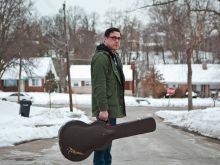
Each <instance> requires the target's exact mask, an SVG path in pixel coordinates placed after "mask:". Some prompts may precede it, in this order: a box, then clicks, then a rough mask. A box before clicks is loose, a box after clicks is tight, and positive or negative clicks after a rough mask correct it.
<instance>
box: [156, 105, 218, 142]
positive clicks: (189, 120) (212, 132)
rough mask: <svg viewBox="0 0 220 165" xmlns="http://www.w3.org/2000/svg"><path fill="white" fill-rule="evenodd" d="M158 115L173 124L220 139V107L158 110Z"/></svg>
mask: <svg viewBox="0 0 220 165" xmlns="http://www.w3.org/2000/svg"><path fill="white" fill-rule="evenodd" d="M155 114H156V115H157V116H159V117H161V118H163V119H164V121H165V122H168V123H170V124H172V125H175V126H178V127H181V128H184V129H187V130H189V131H193V132H196V133H199V134H202V135H204V136H209V137H213V138H217V139H220V107H216V108H207V109H203V110H201V109H199V110H193V111H189V112H188V111H167V110H165V111H164V110H163V111H158V112H156V113H155Z"/></svg>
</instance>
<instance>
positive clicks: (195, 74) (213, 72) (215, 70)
mask: <svg viewBox="0 0 220 165" xmlns="http://www.w3.org/2000/svg"><path fill="white" fill-rule="evenodd" d="M155 68H156V70H157V71H159V74H162V77H163V78H164V81H165V82H166V83H174V84H175V83H177V84H186V83H187V72H188V68H187V65H186V64H165V65H155ZM192 83H193V84H219V83H220V64H207V70H204V69H203V68H202V64H192Z"/></svg>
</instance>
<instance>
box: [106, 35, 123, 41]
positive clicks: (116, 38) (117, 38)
mask: <svg viewBox="0 0 220 165" xmlns="http://www.w3.org/2000/svg"><path fill="white" fill-rule="evenodd" d="M108 38H111V39H112V40H113V41H116V40H118V41H121V37H116V36H110V37H108Z"/></svg>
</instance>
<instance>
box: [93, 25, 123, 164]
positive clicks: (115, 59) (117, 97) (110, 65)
mask: <svg viewBox="0 0 220 165" xmlns="http://www.w3.org/2000/svg"><path fill="white" fill-rule="evenodd" d="M120 41H121V33H120V30H119V29H117V28H114V27H112V28H109V29H107V30H106V31H105V34H104V42H103V43H102V44H100V45H99V46H97V48H96V52H95V55H94V56H93V58H92V62H91V79H92V115H93V117H96V118H97V119H98V120H102V121H105V122H108V123H109V124H111V125H115V124H116V118H121V117H124V116H126V111H125V102H124V82H125V78H124V74H123V69H122V63H121V61H120V59H119V56H118V54H117V52H116V51H117V50H118V49H119V47H120ZM111 162H112V157H111V144H109V146H108V147H107V148H106V149H105V150H102V151H94V158H93V164H94V165H111Z"/></svg>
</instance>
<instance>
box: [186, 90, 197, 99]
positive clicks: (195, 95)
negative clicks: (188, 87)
mask: <svg viewBox="0 0 220 165" xmlns="http://www.w3.org/2000/svg"><path fill="white" fill-rule="evenodd" d="M197 96H198V94H197V93H196V92H193V91H192V98H197ZM185 97H188V91H186V93H185Z"/></svg>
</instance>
